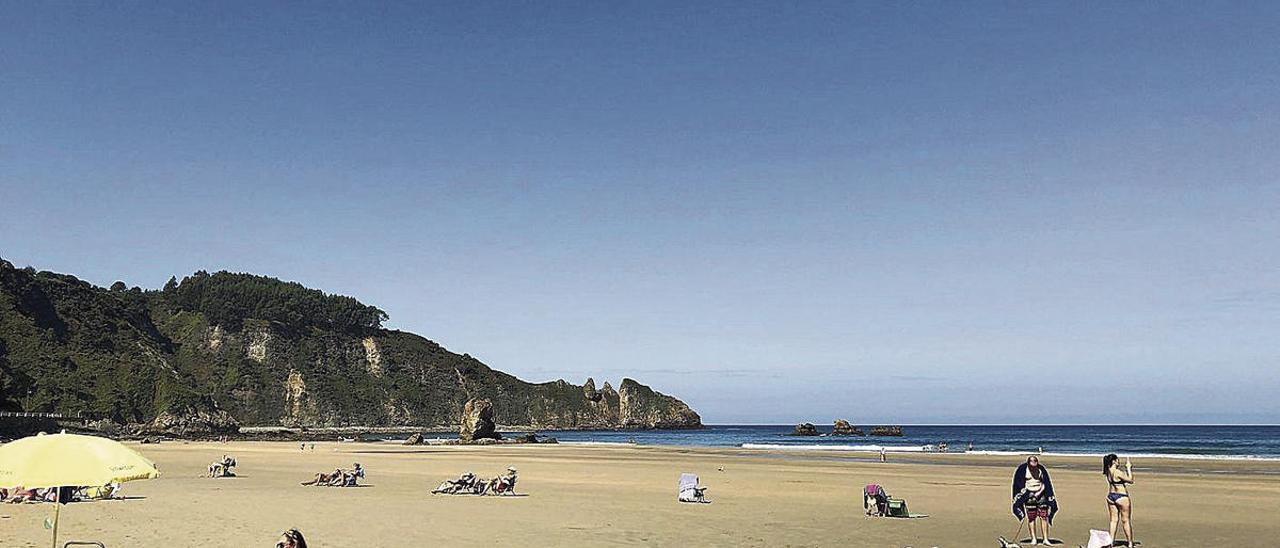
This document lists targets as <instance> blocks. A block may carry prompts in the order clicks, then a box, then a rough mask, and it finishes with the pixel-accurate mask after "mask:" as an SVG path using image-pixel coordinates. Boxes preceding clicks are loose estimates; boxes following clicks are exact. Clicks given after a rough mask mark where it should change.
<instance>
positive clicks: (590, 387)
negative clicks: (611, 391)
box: [582, 377, 604, 402]
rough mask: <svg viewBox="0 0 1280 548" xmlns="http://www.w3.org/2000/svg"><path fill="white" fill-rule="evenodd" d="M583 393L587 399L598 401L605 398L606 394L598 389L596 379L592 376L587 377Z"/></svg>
mask: <svg viewBox="0 0 1280 548" xmlns="http://www.w3.org/2000/svg"><path fill="white" fill-rule="evenodd" d="M582 395H583V396H584V397H586V398H587V401H592V402H598V401H600V400H601V399H602V398H604V395H603V394H601V393H600V392H599V391H598V390H596V380H595V379H593V378H591V377H587V382H586V383H584V384H583V385H582Z"/></svg>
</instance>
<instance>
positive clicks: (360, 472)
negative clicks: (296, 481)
mask: <svg viewBox="0 0 1280 548" xmlns="http://www.w3.org/2000/svg"><path fill="white" fill-rule="evenodd" d="M354 466H355V467H354V468H353V469H352V470H350V471H347V470H343V469H341V468H334V469H333V472H331V473H328V474H326V473H324V472H320V473H317V474H316V477H315V478H313V479H312V480H311V481H304V482H302V485H320V486H324V487H356V486H357V484H358V482H359V480H360V478H363V477H364V467H363V466H360V463H358V462H357V463H355V465H354Z"/></svg>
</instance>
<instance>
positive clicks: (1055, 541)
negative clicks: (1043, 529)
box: [1018, 538, 1067, 546]
mask: <svg viewBox="0 0 1280 548" xmlns="http://www.w3.org/2000/svg"><path fill="white" fill-rule="evenodd" d="M1049 542H1050V543H1052V544H1053V545H1054V546H1066V545H1067V541H1065V540H1062V539H1059V538H1050V539H1049ZM1018 544H1023V545H1026V546H1031V545H1032V544H1031V539H1030V538H1024V539H1022V540H1020V541H1018ZM1041 546H1043V545H1041Z"/></svg>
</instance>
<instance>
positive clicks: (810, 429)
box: [791, 422, 818, 436]
mask: <svg viewBox="0 0 1280 548" xmlns="http://www.w3.org/2000/svg"><path fill="white" fill-rule="evenodd" d="M791 435H792V436H816V435H818V427H817V426H814V425H813V423H811V422H802V423H800V424H797V425H796V429H795V431H793V432H791Z"/></svg>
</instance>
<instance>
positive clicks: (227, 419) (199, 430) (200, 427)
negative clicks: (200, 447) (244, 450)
mask: <svg viewBox="0 0 1280 548" xmlns="http://www.w3.org/2000/svg"><path fill="white" fill-rule="evenodd" d="M143 431H145V432H147V433H151V434H169V435H173V436H185V437H190V436H206V435H215V434H235V433H238V432H239V431H240V423H238V422H236V419H235V418H234V417H232V416H231V414H230V413H228V412H226V411H223V410H221V409H214V410H212V411H205V410H198V409H192V408H188V409H185V410H184V411H182V412H179V413H172V412H169V411H165V412H163V413H160V414H159V415H157V416H156V418H155V419H154V420H152V421H151V422H150V423H148V424H147V425H146V427H144V428H143Z"/></svg>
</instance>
